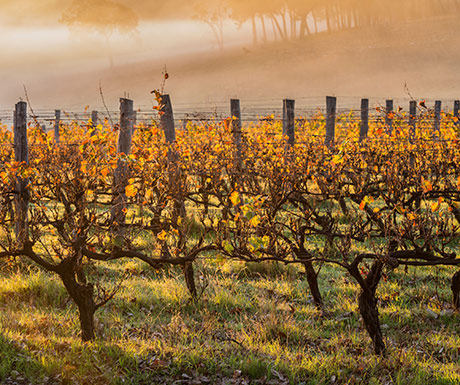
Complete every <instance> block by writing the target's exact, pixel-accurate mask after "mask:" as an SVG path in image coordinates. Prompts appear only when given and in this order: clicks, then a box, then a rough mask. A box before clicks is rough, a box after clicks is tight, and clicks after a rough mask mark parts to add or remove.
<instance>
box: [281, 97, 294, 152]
mask: <svg viewBox="0 0 460 385" xmlns="http://www.w3.org/2000/svg"><path fill="white" fill-rule="evenodd" d="M283 135H284V136H287V140H286V143H287V147H288V148H289V147H292V146H293V145H294V143H295V100H292V99H284V100H283Z"/></svg>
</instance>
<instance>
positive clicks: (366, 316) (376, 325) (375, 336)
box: [358, 261, 385, 354]
mask: <svg viewBox="0 0 460 385" xmlns="http://www.w3.org/2000/svg"><path fill="white" fill-rule="evenodd" d="M382 269H383V263H382V262H381V261H375V262H374V264H373V265H372V267H371V270H370V271H369V273H368V275H367V277H366V278H365V279H364V285H363V284H362V285H361V292H360V294H359V297H358V305H359V312H360V314H361V317H362V318H363V322H364V326H365V327H366V330H367V332H368V333H369V336H370V337H371V339H372V345H373V347H374V352H375V354H385V343H384V342H383V336H382V330H381V328H380V322H379V310H378V307H377V298H376V297H375V292H376V290H377V286H378V284H379V281H380V278H381V277H382Z"/></svg>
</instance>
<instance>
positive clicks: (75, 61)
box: [0, 0, 460, 110]
mask: <svg viewBox="0 0 460 385" xmlns="http://www.w3.org/2000/svg"><path fill="white" fill-rule="evenodd" d="M82 1H86V0H82ZM178 1H179V0H177V1H176V3H177V2H178ZM216 1H221V0H216ZM231 1H235V0H231ZM335 1H339V0H335ZM341 1H343V3H345V1H346V0H341ZM347 1H354V0H347ZM26 3H27V1H26ZM37 3H38V4H37ZM131 3H133V4H132V7H130V8H129V9H130V10H131V9H132V10H133V11H132V12H133V23H134V22H135V26H134V27H133V26H131V25H125V26H121V27H120V28H113V29H111V30H110V31H109V32H107V29H105V28H104V26H103V25H95V26H94V28H93V27H92V26H89V25H83V26H82V25H73V24H71V23H69V22H67V23H66V22H65V18H64V19H63V14H64V15H65V10H66V9H68V7H69V6H71V4H72V1H71V0H68V1H67V0H64V1H58V0H47V1H43V2H35V3H33V2H30V3H27V4H28V8H26V9H24V8H21V7H23V5H22V6H21V5H18V4H19V3H17V2H13V1H10V0H2V3H0V4H1V5H0V7H1V10H2V12H1V13H0V52H1V53H2V60H1V61H0V109H2V110H10V109H12V107H13V106H14V103H16V102H17V101H18V100H19V99H20V98H23V99H24V98H25V93H24V86H25V87H26V89H27V92H28V97H29V100H30V102H31V104H32V106H34V107H35V108H36V109H54V108H62V109H75V110H78V109H82V108H83V107H84V106H87V105H91V106H94V107H95V108H96V107H98V106H100V105H101V95H100V89H99V85H101V87H102V91H103V95H104V96H105V98H106V101H107V103H108V104H109V105H110V107H111V108H116V105H117V103H118V98H119V97H120V96H122V95H124V94H129V95H130V97H131V98H133V99H134V100H135V103H136V105H138V106H150V105H152V97H151V94H150V91H151V90H153V89H154V88H158V87H161V85H162V73H163V71H164V69H165V68H167V71H168V73H169V74H170V78H169V79H168V80H167V82H166V84H165V92H168V93H170V94H171V96H172V99H173V103H177V104H179V105H184V106H186V105H190V106H191V107H193V106H194V105H197V104H198V103H207V104H208V105H209V107H210V108H212V106H213V105H217V104H219V103H224V102H226V101H227V100H228V99H230V98H232V97H239V98H241V99H242V103H244V101H245V100H247V103H252V104H253V105H254V104H256V103H260V104H270V103H271V104H274V105H275V104H277V103H278V100H279V101H280V100H281V99H282V98H285V97H291V98H297V99H299V100H301V101H303V102H302V103H303V104H304V105H307V104H310V105H312V106H313V105H315V104H321V103H323V98H324V96H325V95H327V94H331V95H337V96H339V97H341V99H340V100H341V101H342V103H345V102H346V103H349V104H351V105H353V104H356V103H357V100H358V98H360V97H370V98H373V99H375V100H377V99H379V98H382V99H383V98H387V97H393V98H407V97H408V89H409V91H410V93H411V94H412V95H414V97H420V98H426V99H435V98H443V99H453V98H459V97H460V90H458V85H459V84H460V73H459V71H458V62H459V61H460V57H459V56H460V54H459V53H457V51H458V50H457V47H458V46H459V43H460V39H459V38H458V37H457V36H458V35H459V34H458V32H459V27H458V25H459V23H458V15H456V14H452V15H450V14H449V12H447V11H446V12H445V13H444V14H433V15H431V13H430V12H431V11H430V12H428V11H429V10H431V8H426V10H425V11H424V12H425V13H424V14H423V17H422V16H420V17H418V18H414V19H410V18H407V17H402V16H401V17H399V18H398V19H397V20H396V21H395V20H392V21H391V22H390V21H388V20H386V19H385V20H380V19H375V20H374V19H369V20H373V21H369V22H368V21H367V20H368V19H367V16H366V18H365V17H364V16H359V15H358V16H357V15H355V10H354V8H351V11H350V12H349V13H344V14H346V15H348V16H347V17H342V16H340V17H338V18H336V19H334V18H331V16H330V15H329V14H328V15H329V16H327V17H329V18H327V17H326V13H324V10H323V9H322V8H321V9H318V8H311V9H313V10H316V11H314V12H313V11H311V10H310V8H309V10H308V12H306V11H305V12H303V11H302V12H301V11H298V9H297V8H295V9H296V12H298V13H297V14H299V15H303V16H302V17H301V18H299V17H297V16H295V15H294V13H293V11H292V12H291V11H289V9H288V8H286V6H284V7H285V8H279V9H280V10H281V11H279V10H278V11H276V12H278V13H273V12H275V11H270V12H272V13H267V14H266V16H264V15H263V14H262V15H261V13H260V12H259V11H257V13H254V15H256V16H251V14H249V16H245V17H243V18H238V19H236V16H235V13H230V12H229V11H228V12H227V11H225V12H224V14H223V15H222V17H221V18H220V19H218V20H217V21H216V19H212V18H211V17H210V19H209V20H211V21H212V22H211V23H210V22H209V20H206V19H205V18H204V19H200V18H199V17H197V16H196V14H194V13H191V11H190V10H188V8H187V7H185V6H184V8H180V7H179V8H177V9H175V11H174V12H172V11H171V9H174V8H171V9H170V10H169V11H168V10H167V9H166V8H165V9H160V10H161V12H163V13H164V15H163V13H161V12H157V13H154V12H153V11H152V10H151V8H148V7H147V6H146V5H145V4H149V2H144V1H132V2H131ZM173 3H174V2H173ZM274 3H275V2H274ZM301 3H302V2H301ZM307 3H308V2H307ZM425 3H427V4H429V5H431V4H434V3H435V1H434V0H433V1H432V2H431V3H430V1H429V0H425ZM437 3H438V2H437ZM444 3H449V1H448V0H445V1H444ZM451 3H452V4H454V3H455V4H456V1H453V0H452V2H451ZM57 4H59V7H56V5H57ZM88 4H89V3H88ZM117 4H118V3H117ZM119 4H123V7H125V6H126V4H129V2H127V1H124V2H123V1H120V3H119ZM213 4H215V3H213ZM268 4H269V5H270V6H273V4H270V3H268ZM302 4H304V3H302ZM340 4H342V3H340ZM449 4H450V3H449ZM120 6H121V5H120ZM126 9H128V8H126ZM293 9H294V8H293ZM325 9H326V11H327V8H325ZM334 9H335V8H334ZM344 9H345V8H344ZM449 9H450V8H449ZM122 10H124V8H123V9H122ZM286 10H287V11H286ZM144 11H145V12H144ZM168 12H169V13H168ZM194 12H196V11H194ZM245 12H246V11H245ZM343 12H345V11H343ZM347 12H348V11H347ZM152 15H153V16H152ZM161 15H163V16H161ZM154 16H155V17H154ZM160 16H161V17H160ZM173 16H174V17H173ZM211 16H212V15H211ZM289 17H290V18H291V19H289ZM96 19H97V20H99V19H98V18H96ZM286 20H287V21H286ZM289 20H294V21H291V22H290V21H289ZM13 21H14V22H13ZM282 22H284V28H283V25H282V24H281V23H282ZM219 23H222V24H221V25H219ZM289 23H291V24H289ZM75 24H76V23H75ZM277 24H278V25H277ZM133 25H134V24H133ZM216 26H218V27H219V28H218V30H217V33H216ZM219 33H222V36H220V35H219ZM406 85H407V86H406ZM340 100H339V103H340Z"/></svg>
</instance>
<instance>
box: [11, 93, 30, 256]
mask: <svg viewBox="0 0 460 385" xmlns="http://www.w3.org/2000/svg"><path fill="white" fill-rule="evenodd" d="M14 160H15V161H16V162H21V163H25V164H27V165H28V164H29V148H28V142H27V103H26V102H19V103H17V104H16V108H15V111H14ZM27 183H28V180H27V179H23V178H21V177H20V176H17V177H16V188H15V198H14V207H15V210H14V211H15V218H14V221H15V233H16V241H17V243H18V246H19V247H23V246H24V243H25V242H26V241H27V239H28V218H27V211H28V205H29V195H28V192H27Z"/></svg>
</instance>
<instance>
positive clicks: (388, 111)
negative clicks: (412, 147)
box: [385, 99, 394, 135]
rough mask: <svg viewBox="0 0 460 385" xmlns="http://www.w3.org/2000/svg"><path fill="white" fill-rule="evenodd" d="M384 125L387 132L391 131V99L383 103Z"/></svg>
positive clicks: (389, 133)
mask: <svg viewBox="0 0 460 385" xmlns="http://www.w3.org/2000/svg"><path fill="white" fill-rule="evenodd" d="M385 104H386V105H385V125H386V127H387V134H388V135H391V134H392V133H393V108H394V105H393V100H391V99H389V100H387V101H386V103H385Z"/></svg>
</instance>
